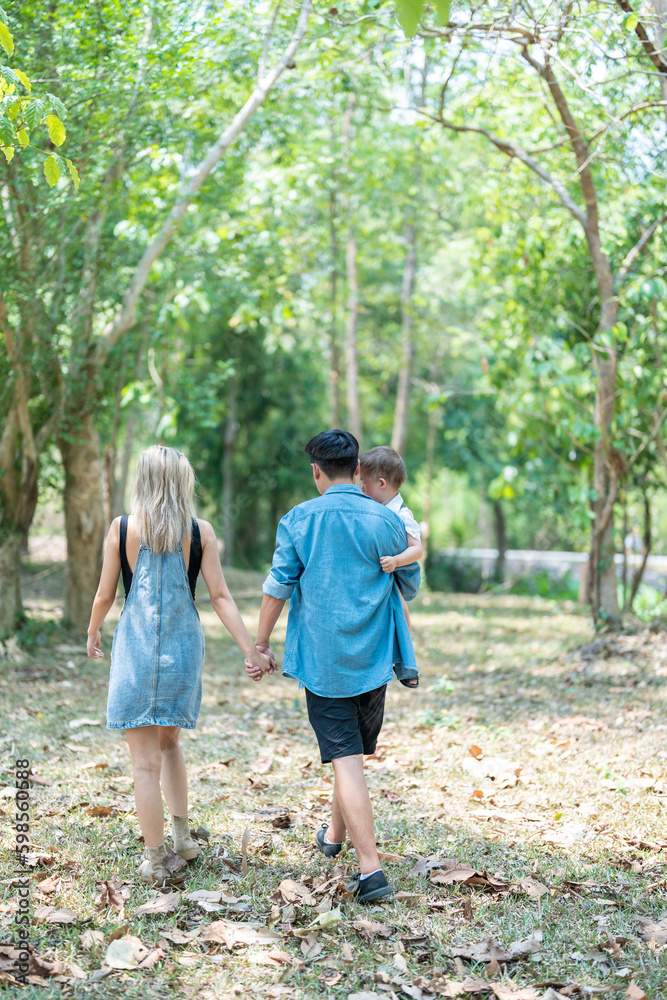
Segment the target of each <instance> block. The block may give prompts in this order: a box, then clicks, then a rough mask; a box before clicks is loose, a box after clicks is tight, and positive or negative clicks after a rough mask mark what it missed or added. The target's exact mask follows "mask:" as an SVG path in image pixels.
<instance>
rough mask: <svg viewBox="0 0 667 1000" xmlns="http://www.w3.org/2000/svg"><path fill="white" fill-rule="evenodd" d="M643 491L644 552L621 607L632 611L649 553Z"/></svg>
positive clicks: (648, 516)
mask: <svg viewBox="0 0 667 1000" xmlns="http://www.w3.org/2000/svg"><path fill="white" fill-rule="evenodd" d="M643 493H644V538H643V542H644V552H643V556H642V561H641V563H640V565H639V566H638V567H637V569H636V570H635V573H634V575H633V577H632V587H631V589H630V597H629V598H628V602H627V605H626V607H625V608H624V609H623V610H624V611H625V610H626V609H629V610H630V611H632V605H633V603H634V600H635V597H636V596H637V591H638V590H639V584H640V583H641V582H642V577H643V576H644V570H645V569H646V563H647V562H648V557H649V555H650V553H651V545H652V536H651V502H650V500H649V498H648V494H647V492H646V489H644V491H643Z"/></svg>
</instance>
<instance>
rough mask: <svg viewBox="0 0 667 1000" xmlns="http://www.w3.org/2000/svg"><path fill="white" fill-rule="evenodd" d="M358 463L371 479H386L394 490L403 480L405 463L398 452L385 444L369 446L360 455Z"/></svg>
mask: <svg viewBox="0 0 667 1000" xmlns="http://www.w3.org/2000/svg"><path fill="white" fill-rule="evenodd" d="M359 465H360V468H361V471H362V472H365V473H366V474H367V475H369V476H370V477H371V479H386V480H387V482H388V483H389V484H390V485H391V486H393V487H394V489H395V490H397V489H399V487H400V485H401V483H403V482H405V475H406V473H405V463H404V461H403V459H402V458H401V456H400V455H399V454H398V452H397V451H394V449H393V448H389V447H388V446H387V445H380V447H379V448H371V450H370V451H367V452H366V454H365V455H362V456H361V458H360V459H359Z"/></svg>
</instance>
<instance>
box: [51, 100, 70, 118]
mask: <svg viewBox="0 0 667 1000" xmlns="http://www.w3.org/2000/svg"><path fill="white" fill-rule="evenodd" d="M46 96H47V98H48V101H49V104H50V105H51V107H52V108H53V110H54V111H55V113H56V114H57V115H58V117H59V118H67V108H66V107H65V105H64V104H63V102H62V101H61V100H60V98H59V97H56V95H55V94H47V95H46Z"/></svg>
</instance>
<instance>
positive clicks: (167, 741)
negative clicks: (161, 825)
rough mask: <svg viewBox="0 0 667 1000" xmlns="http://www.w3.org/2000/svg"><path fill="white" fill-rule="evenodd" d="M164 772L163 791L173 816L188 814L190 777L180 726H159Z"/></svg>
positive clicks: (161, 779)
mask: <svg viewBox="0 0 667 1000" xmlns="http://www.w3.org/2000/svg"><path fill="white" fill-rule="evenodd" d="M157 728H158V730H159V734H158V735H159V740H160V750H161V751H162V771H161V774H160V782H161V784H162V791H163V792H164V797H165V799H166V800H167V805H168V806H169V812H170V813H171V815H172V816H187V814H188V776H187V774H186V771H185V761H184V759H183V751H182V750H181V747H180V744H179V742H178V736H179V733H180V731H181V730H180V727H179V726H158V727H157Z"/></svg>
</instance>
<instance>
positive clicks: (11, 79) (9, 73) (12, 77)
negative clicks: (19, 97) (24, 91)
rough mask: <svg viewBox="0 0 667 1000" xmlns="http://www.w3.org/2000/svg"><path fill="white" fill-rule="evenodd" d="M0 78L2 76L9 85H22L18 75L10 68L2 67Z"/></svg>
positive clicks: (0, 68)
mask: <svg viewBox="0 0 667 1000" xmlns="http://www.w3.org/2000/svg"><path fill="white" fill-rule="evenodd" d="M0 76H2V77H3V78H4V79H5V80H6V81H7V83H20V80H19V78H18V76H17V74H16V73H15V72H14V70H13V69H10V68H9V66H0Z"/></svg>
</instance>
